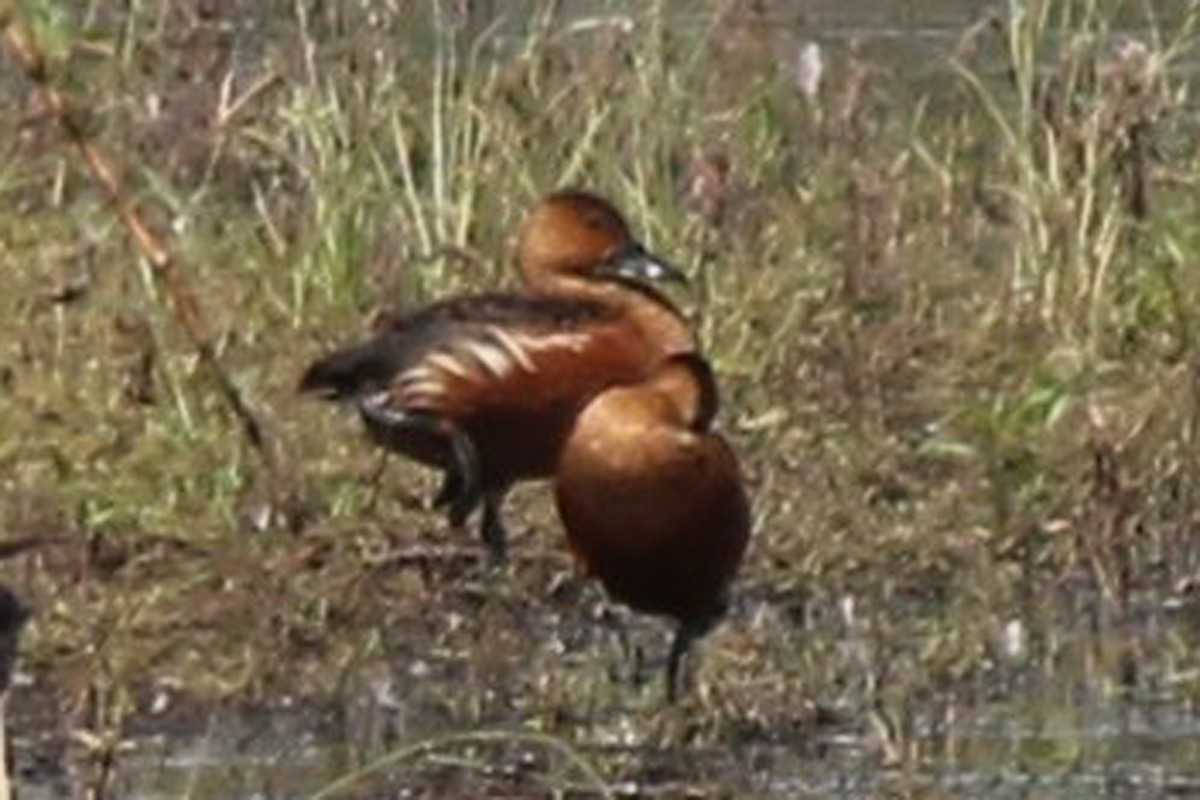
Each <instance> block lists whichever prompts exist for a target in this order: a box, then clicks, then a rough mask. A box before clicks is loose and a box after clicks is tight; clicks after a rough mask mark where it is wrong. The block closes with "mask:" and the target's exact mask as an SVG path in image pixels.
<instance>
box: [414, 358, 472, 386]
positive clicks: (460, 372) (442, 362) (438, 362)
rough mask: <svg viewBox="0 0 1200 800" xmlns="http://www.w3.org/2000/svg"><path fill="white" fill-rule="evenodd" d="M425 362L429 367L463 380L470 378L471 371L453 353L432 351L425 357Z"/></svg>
mask: <svg viewBox="0 0 1200 800" xmlns="http://www.w3.org/2000/svg"><path fill="white" fill-rule="evenodd" d="M425 362H426V363H427V364H428V365H429V366H430V367H434V368H436V369H440V370H442V371H443V372H449V373H450V374H451V375H455V376H457V377H459V378H462V379H463V380H470V379H471V377H472V376H471V371H470V370H469V369H467V367H466V365H464V364H462V363H461V362H459V360H458V359H457V358H456V357H455V356H454V354H453V353H434V354H433V355H431V356H429V357H428V358H426V359H425Z"/></svg>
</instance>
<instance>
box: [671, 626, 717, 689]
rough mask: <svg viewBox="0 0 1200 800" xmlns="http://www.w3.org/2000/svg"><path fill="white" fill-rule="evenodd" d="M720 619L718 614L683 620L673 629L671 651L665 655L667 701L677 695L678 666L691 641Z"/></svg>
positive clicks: (690, 645) (689, 647)
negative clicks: (673, 635)
mask: <svg viewBox="0 0 1200 800" xmlns="http://www.w3.org/2000/svg"><path fill="white" fill-rule="evenodd" d="M718 619H720V615H719V614H714V615H712V616H705V617H698V618H695V619H690V620H684V621H683V622H680V623H679V627H678V628H676V629H675V638H674V639H673V640H672V641H671V652H670V654H668V655H667V674H666V679H667V702H668V703H674V702H675V699H676V698H677V697H678V696H679V668H680V666H681V665H682V663H683V658H684V656H686V655H687V653H688V651H689V650H690V649H691V647H692V643H693V642H695V641H696V640H697V639H699V638H700V637H701V636H703V635H704V634H706V633H708V632H709V631H710V630H712V627H713V625H715V624H716V623H717V620H718Z"/></svg>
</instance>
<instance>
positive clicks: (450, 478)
mask: <svg viewBox="0 0 1200 800" xmlns="http://www.w3.org/2000/svg"><path fill="white" fill-rule="evenodd" d="M459 483H460V481H459V479H458V473H457V472H455V471H454V470H452V469H447V470H446V471H445V472H443V473H442V485H441V486H440V487H438V493H437V494H436V495H435V496H434V498H433V507H434V508H442V507H444V506H448V505H450V501H451V500H453V499H454V495H456V494H458V484H459Z"/></svg>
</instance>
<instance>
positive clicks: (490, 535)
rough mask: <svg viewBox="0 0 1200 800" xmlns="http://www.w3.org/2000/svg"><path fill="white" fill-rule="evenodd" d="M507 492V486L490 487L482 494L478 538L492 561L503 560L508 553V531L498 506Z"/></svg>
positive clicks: (502, 502) (501, 503) (498, 561)
mask: <svg viewBox="0 0 1200 800" xmlns="http://www.w3.org/2000/svg"><path fill="white" fill-rule="evenodd" d="M507 494H508V487H507V486H502V487H501V488H499V489H491V490H489V491H487V492H484V495H483V520H482V521H481V522H480V525H479V538H480V540H482V541H483V545H484V547H486V548H487V549H488V552H489V553H490V554H491V557H492V561H493V562H496V563H500V562H503V561H504V560H505V558H506V557H507V555H508V531H507V530H506V529H505V527H504V522H503V520H501V519H500V507H501V506H502V505H503V504H504V498H505V496H506V495H507Z"/></svg>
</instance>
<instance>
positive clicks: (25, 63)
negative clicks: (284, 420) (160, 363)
mask: <svg viewBox="0 0 1200 800" xmlns="http://www.w3.org/2000/svg"><path fill="white" fill-rule="evenodd" d="M0 30H3V34H4V42H5V45H6V46H7V49H8V51H9V53H10V54H11V55H12V56H13V58H14V59H15V61H16V62H17V64H18V65H19V66H20V67H21V69H22V70H23V71H24V73H25V76H26V77H27V78H28V79H29V80H30V82H31V83H33V85H34V86H35V87H36V89H37V91H39V92H40V93H41V98H42V100H43V102H44V104H45V107H46V111H47V112H48V114H49V115H51V116H53V117H54V118H55V119H57V121H58V123H59V127H60V128H61V129H62V131H63V134H64V135H65V136H66V138H67V141H69V142H70V143H71V145H73V146H74V148H75V150H76V151H77V152H78V153H79V155H80V157H81V158H82V159H83V161H84V163H85V164H86V165H87V169H88V173H89V174H90V175H91V176H92V179H93V180H94V181H95V182H96V184H97V185H98V186H99V187H100V188H101V190H102V191H103V192H104V194H105V196H106V197H107V198H108V201H109V203H110V204H111V205H112V208H113V210H114V211H115V212H116V214H117V216H118V217H119V218H120V220H121V223H122V225H124V227H125V230H126V232H127V233H128V234H129V238H130V239H131V240H132V241H133V244H134V247H135V248H136V249H137V252H138V253H139V255H141V256H142V258H144V259H145V260H146V261H147V263H149V265H150V268H151V273H152V274H153V276H154V279H155V281H156V282H157V283H158V284H159V286H160V287H161V288H162V290H163V293H164V294H165V296H166V297H167V299H168V302H169V305H170V310H171V311H172V312H173V314H174V316H175V318H176V320H177V321H178V322H179V325H180V326H181V327H182V328H183V330H184V332H185V334H186V335H187V338H188V340H189V342H190V343H191V345H192V347H193V348H194V349H195V351H196V354H197V355H198V356H199V358H200V363H201V364H202V365H203V366H204V369H206V370H207V371H208V373H209V375H210V376H211V378H212V380H213V382H214V383H215V384H216V387H217V390H218V391H219V393H220V394H221V396H222V397H223V398H224V400H225V402H226V403H227V404H228V406H229V408H230V410H231V411H232V412H233V414H234V416H235V417H236V418H237V420H238V422H239V423H240V425H241V429H242V433H243V435H245V437H246V439H247V440H248V441H249V442H250V445H251V446H252V447H253V448H254V450H255V452H257V453H258V454H259V456H260V457H261V458H262V461H263V465H264V466H265V468H266V469H267V472H268V477H269V479H270V480H269V482H270V485H272V486H274V487H296V486H297V484H296V483H295V482H294V481H292V480H290V479H289V478H290V477H292V476H288V475H285V473H284V469H285V466H284V465H285V462H286V459H284V458H283V451H282V449H281V447H280V444H279V442H277V441H276V440H275V439H274V438H273V437H271V436H270V435H269V433H268V431H267V429H266V428H265V426H264V425H263V423H262V421H261V419H260V418H259V416H258V415H257V414H256V413H255V412H254V410H253V409H252V408H251V407H250V405H249V404H248V403H247V402H246V399H245V398H244V397H243V396H242V393H241V392H240V391H239V390H238V387H237V385H236V384H235V383H234V381H233V379H232V378H231V377H230V375H229V372H228V371H227V370H226V369H225V367H224V365H222V364H221V361H220V359H219V358H218V357H217V353H216V348H215V346H214V342H213V335H212V332H211V330H209V328H208V326H207V325H206V324H205V322H204V320H205V315H204V312H203V310H202V308H201V305H200V301H199V299H198V298H197V296H196V294H195V292H193V291H192V289H191V286H190V285H189V284H188V281H187V278H186V272H187V269H186V265H185V264H184V262H183V261H182V259H180V257H179V255H178V254H177V253H176V252H175V251H174V250H172V249H171V247H170V246H168V244H167V243H166V242H165V241H164V240H163V239H162V238H160V237H159V236H157V235H156V234H155V233H154V232H153V231H151V230H150V227H149V226H148V225H147V224H146V221H145V219H144V217H143V215H142V213H141V211H140V210H139V209H138V206H137V204H136V203H134V202H133V201H132V200H130V199H129V196H128V194H127V192H126V191H125V184H124V183H123V181H122V179H121V176H120V173H119V171H118V169H117V167H116V166H114V163H113V161H112V159H110V158H108V157H107V156H106V155H105V153H104V152H103V151H102V149H101V148H100V146H99V145H98V144H97V143H96V142H95V141H94V140H93V137H92V134H91V133H90V132H89V126H88V124H87V122H86V120H87V119H88V116H89V114H88V111H87V109H86V108H85V107H82V106H78V105H73V104H72V103H70V102H69V101H68V100H67V99H66V98H65V97H64V96H63V95H62V93H61V92H59V91H58V89H57V88H56V87H55V86H54V82H53V80H52V77H51V74H50V69H49V65H48V63H47V60H46V56H45V54H44V53H43V52H42V51H41V50H40V49H39V48H38V46H37V43H36V42H34V40H33V37H32V36H31V35H30V34H29V32H28V30H27V28H26V26H25V25H23V24H22V21H21V20H20V18H19V16H18V12H17V10H16V9H15V8H14V7H13V6H12V5H11V4H8V3H5V4H4V5H3V6H0ZM295 499H296V497H295V496H294V495H293V497H292V498H291V500H295Z"/></svg>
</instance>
